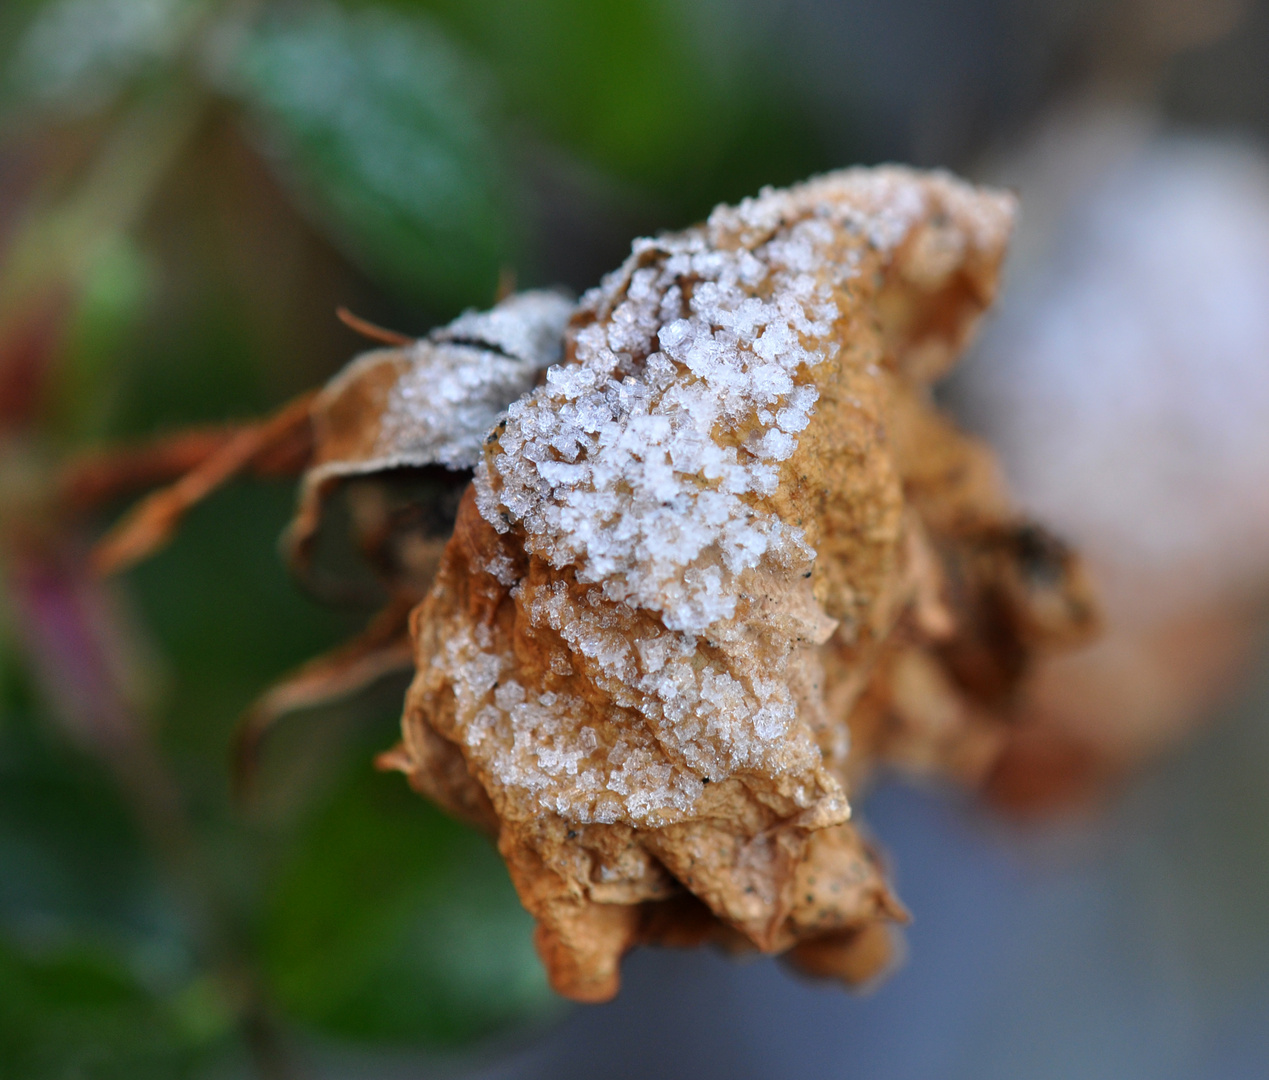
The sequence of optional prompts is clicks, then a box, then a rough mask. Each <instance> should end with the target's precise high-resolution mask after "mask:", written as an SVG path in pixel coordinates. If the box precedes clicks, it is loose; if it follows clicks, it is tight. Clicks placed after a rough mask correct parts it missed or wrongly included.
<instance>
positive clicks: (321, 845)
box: [263, 761, 554, 1044]
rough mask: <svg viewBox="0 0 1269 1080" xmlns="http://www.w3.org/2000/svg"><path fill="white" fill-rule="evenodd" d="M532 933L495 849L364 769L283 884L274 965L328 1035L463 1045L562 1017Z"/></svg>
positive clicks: (268, 948) (270, 945)
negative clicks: (553, 1014) (556, 1013)
mask: <svg viewBox="0 0 1269 1080" xmlns="http://www.w3.org/2000/svg"><path fill="white" fill-rule="evenodd" d="M532 927H533V923H532V920H531V919H530V918H529V916H528V914H527V913H526V912H525V911H524V909H523V908H522V907H521V906H520V904H519V901H518V900H517V899H516V896H515V892H514V890H513V889H512V887H511V883H510V881H509V879H508V877H507V872H506V869H505V868H504V867H503V865H502V862H501V860H500V859H499V857H498V855H497V853H496V852H495V851H494V850H493V848H492V846H490V845H489V844H488V843H487V842H485V841H484V840H483V839H481V838H480V837H478V836H476V835H475V834H474V833H472V832H471V831H470V830H469V829H467V828H465V827H463V826H460V825H458V824H456V823H454V822H453V821H450V820H449V819H448V818H446V817H444V816H443V815H442V814H441V813H440V812H439V811H438V810H436V809H435V808H434V807H432V806H431V805H429V804H428V803H426V802H424V801H423V800H421V799H419V798H418V796H416V795H414V794H413V793H412V792H411V791H410V790H409V788H408V786H407V785H406V784H405V782H404V780H402V779H401V778H400V777H398V776H385V775H378V774H375V773H373V772H372V771H371V769H370V766H369V763H368V762H367V761H362V762H361V763H360V764H359V765H358V766H357V767H355V768H354V770H353V774H352V777H351V779H350V780H349V782H347V783H346V784H344V785H343V787H342V788H341V789H340V790H339V791H338V792H337V793H336V794H335V795H334V797H333V798H331V799H330V800H329V801H328V802H327V804H326V805H325V806H324V807H323V809H322V810H321V812H320V813H319V814H317V815H316V816H315V818H314V820H313V821H312V823H311V825H310V827H309V828H308V830H307V831H306V833H305V835H304V836H303V838H302V840H301V841H300V843H299V845H298V846H297V848H296V850H295V851H294V854H293V858H292V861H291V862H290V863H289V865H287V866H286V867H285V869H284V870H283V871H282V873H281V874H280V876H279V879H278V881H277V885H276V888H275V891H274V893H273V896H272V901H271V903H270V906H269V912H268V919H267V923H266V937H265V941H264V947H263V952H264V957H265V963H266V966H267V969H268V971H269V972H270V974H271V976H272V979H273V982H274V985H275V988H276V992H277V994H278V995H279V997H280V998H281V1000H282V1001H283V1002H284V1004H285V1005H286V1007H287V1008H288V1010H289V1011H290V1012H291V1013H292V1014H294V1015H295V1016H297V1017H299V1018H300V1019H302V1020H303V1021H305V1022H306V1023H308V1024H310V1025H312V1026H313V1027H314V1028H317V1029H318V1030H321V1031H323V1032H326V1033H328V1034H332V1035H337V1036H343V1037H346V1038H353V1039H388V1040H397V1041H413V1042H425V1043H432V1044H452V1043H456V1042H460V1041H463V1040H466V1039H471V1038H474V1037H476V1036H478V1035H482V1034H487V1033H489V1032H491V1031H493V1030H496V1029H498V1028H500V1027H503V1026H506V1025H508V1024H511V1023H514V1022H521V1023H522V1022H524V1021H525V1020H527V1019H530V1018H535V1017H541V1016H542V1015H544V1013H545V1012H546V1011H547V1010H549V1009H550V1008H551V1006H552V1003H553V1001H554V999H553V998H552V997H551V994H550V992H549V990H548V989H547V986H546V981H545V977H544V975H543V972H542V968H541V965H540V964H539V962H538V959H537V957H536V955H535V954H534V951H533V946H532V941H531V933H532Z"/></svg>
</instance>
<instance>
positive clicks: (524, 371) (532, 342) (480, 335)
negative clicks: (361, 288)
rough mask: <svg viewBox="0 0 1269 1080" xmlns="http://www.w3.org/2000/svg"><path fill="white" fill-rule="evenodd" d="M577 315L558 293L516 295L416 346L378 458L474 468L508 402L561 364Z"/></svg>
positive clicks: (393, 398) (386, 420)
mask: <svg viewBox="0 0 1269 1080" xmlns="http://www.w3.org/2000/svg"><path fill="white" fill-rule="evenodd" d="M572 313H573V304H572V303H570V302H569V301H568V300H567V299H566V298H565V297H563V296H561V295H560V294H558V293H554V292H525V293H519V294H517V295H515V296H512V297H510V298H509V299H507V300H504V301H503V302H502V303H501V304H499V305H498V306H497V307H495V308H494V309H493V310H492V311H484V312H467V313H466V314H464V315H460V316H459V317H458V318H457V319H455V320H454V321H453V322H452V323H450V324H449V325H448V326H445V327H442V328H440V329H439V330H434V331H433V332H432V333H431V334H429V335H428V337H426V338H424V339H423V340H422V341H419V342H417V343H416V344H414V345H413V346H412V347H411V348H410V350H409V353H410V360H411V364H410V367H409V369H408V370H407V371H406V372H405V373H404V374H403V375H402V377H401V378H400V380H399V381H398V382H397V384H396V386H394V387H393V389H392V393H391V395H390V397H389V399H388V408H387V411H386V412H385V413H384V415H383V417H382V420H381V425H380V430H379V438H378V443H377V444H376V448H375V450H376V453H375V457H376V458H379V457H389V456H391V457H398V458H408V459H410V460H411V461H412V462H414V463H416V464H417V463H419V462H422V461H427V462H434V463H436V464H440V465H445V466H447V467H449V468H451V469H470V468H472V467H473V466H474V465H475V464H476V461H477V460H478V458H479V456H480V446H481V443H482V441H483V440H484V437H485V435H486V434H487V433H488V432H489V430H490V428H492V427H493V426H494V425H495V424H496V423H497V422H498V420H499V419H500V418H501V416H502V413H503V411H504V410H505V409H506V407H507V405H508V403H509V402H512V401H514V400H515V399H516V398H518V397H520V396H521V395H522V394H524V393H526V392H527V391H528V390H530V389H531V388H532V386H533V383H534V381H535V380H536V378H537V376H538V373H539V372H540V371H541V370H542V369H543V368H546V367H549V366H550V365H551V364H553V363H555V362H556V361H557V360H559V358H560V353H561V347H562V340H563V335H564V326H565V324H566V323H567V322H568V319H569V317H570V316H571V315H572Z"/></svg>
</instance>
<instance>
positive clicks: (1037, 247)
mask: <svg viewBox="0 0 1269 1080" xmlns="http://www.w3.org/2000/svg"><path fill="white" fill-rule="evenodd" d="M994 179H997V180H1002V181H1003V182H1005V183H1009V184H1011V185H1013V186H1015V187H1017V188H1018V189H1019V191H1020V194H1021V197H1022V218H1021V221H1020V225H1019V231H1018V235H1017V242H1016V245H1015V249H1014V255H1013V257H1012V259H1011V263H1010V266H1009V268H1008V276H1007V280H1006V287H1005V289H1004V291H1003V292H1002V295H1001V298H1000V301H999V315H998V317H997V319H996V321H995V322H994V323H992V324H991V325H989V326H988V327H986V328H985V331H984V334H983V336H982V339H981V342H980V344H979V347H978V348H977V349H976V350H975V353H974V355H973V356H972V357H971V358H970V359H969V360H968V361H967V363H966V365H965V367H964V368H963V370H962V372H961V373H960V375H959V376H958V378H957V380H956V382H955V383H954V385H953V386H952V388H951V396H952V397H953V399H954V401H955V405H956V407H957V408H958V410H959V411H960V412H961V414H962V415H963V417H964V418H965V420H966V421H967V423H968V424H969V425H970V426H971V427H973V428H975V429H977V430H978V431H980V432H982V433H983V434H984V435H986V436H987V437H988V438H989V439H990V440H991V441H992V442H993V443H994V445H995V446H996V447H997V448H998V450H999V452H1000V454H1001V456H1002V458H1003V462H1004V466H1005V469H1006V472H1007V474H1008V476H1009V479H1010V481H1011V483H1012V486H1013V488H1014V491H1015V494H1016V495H1017V497H1018V498H1019V500H1020V502H1021V503H1022V504H1023V505H1024V506H1026V508H1027V509H1028V510H1029V511H1031V512H1033V513H1034V514H1035V515H1036V516H1037V517H1038V518H1039V519H1040V520H1042V521H1045V522H1046V523H1048V524H1050V525H1051V526H1053V527H1054V528H1056V529H1057V530H1058V531H1060V532H1062V533H1064V534H1065V535H1066V536H1067V538H1069V539H1070V540H1072V541H1074V542H1075V543H1076V544H1077V545H1078V546H1079V547H1080V548H1081V549H1082V550H1083V552H1084V553H1085V555H1086V557H1087V558H1088V561H1089V564H1090V567H1091V569H1092V570H1093V573H1094V576H1095V577H1096V579H1097V580H1098V582H1099V585H1100V586H1101V589H1102V593H1103V598H1104V601H1105V606H1106V614H1107V623H1108V633H1107V636H1106V638H1105V639H1104V641H1103V642H1102V643H1101V644H1100V645H1099V646H1096V647H1095V648H1094V649H1092V650H1090V651H1088V652H1086V653H1083V654H1079V655H1077V656H1073V657H1069V658H1065V659H1063V660H1061V661H1059V662H1057V663H1056V664H1054V665H1052V666H1051V668H1048V669H1046V670H1044V671H1042V672H1040V673H1039V678H1038V680H1037V685H1036V687H1035V693H1034V701H1033V703H1032V704H1033V712H1034V714H1035V717H1036V719H1037V721H1038V722H1039V723H1041V724H1042V725H1048V726H1049V727H1050V728H1052V729H1053V730H1055V731H1059V730H1060V731H1062V732H1064V733H1067V734H1069V735H1070V736H1072V737H1074V738H1076V739H1078V740H1080V741H1082V742H1085V743H1087V744H1090V745H1091V746H1093V747H1094V748H1095V749H1096V751H1097V752H1098V754H1099V756H1100V757H1102V758H1104V759H1107V760H1108V761H1113V762H1115V763H1120V762H1122V763H1127V762H1129V761H1131V760H1132V759H1134V758H1136V757H1139V756H1141V755H1142V754H1144V753H1147V752H1149V751H1150V750H1152V749H1154V748H1155V747H1156V746H1158V745H1160V744H1162V743H1166V742H1167V741H1169V740H1170V739H1172V738H1173V737H1174V736H1175V735H1177V734H1179V733H1180V732H1181V731H1182V730H1184V728H1185V727H1187V726H1188V725H1189V724H1190V723H1191V722H1192V721H1193V720H1194V719H1196V718H1197V717H1198V715H1199V714H1201V713H1202V712H1203V711H1204V710H1205V709H1206V708H1207V707H1209V706H1210V704H1211V703H1212V702H1213V701H1214V699H1215V698H1216V697H1217V696H1219V694H1220V692H1221V691H1222V689H1223V688H1225V687H1227V686H1228V685H1229V684H1230V683H1231V681H1232V680H1233V678H1234V675H1235V672H1236V668H1237V661H1238V658H1239V655H1240V651H1241V649H1242V648H1243V647H1244V646H1245V644H1246V642H1247V638H1248V629H1249V627H1250V626H1251V625H1252V618H1251V612H1252V611H1253V610H1254V608H1255V606H1256V604H1257V603H1258V602H1259V601H1260V600H1262V599H1263V597H1264V596H1265V594H1266V592H1267V591H1269V158H1267V157H1266V155H1265V154H1264V153H1263V152H1262V151H1260V150H1259V149H1258V148H1256V147H1253V146H1251V145H1249V144H1247V143H1245V142H1240V141H1237V140H1234V139H1225V138H1216V137H1206V136H1205V137H1200V136H1184V135H1178V134H1169V133H1166V132H1164V131H1162V130H1161V129H1160V127H1159V126H1158V125H1157V123H1156V122H1155V120H1154V119H1153V118H1152V117H1151V115H1150V114H1148V113H1144V112H1141V111H1136V110H1131V109H1127V108H1117V107H1113V106H1110V105H1106V104H1100V105H1099V104H1090V103H1084V104H1082V105H1079V106H1075V107H1072V108H1070V109H1068V110H1067V111H1065V112H1064V113H1062V114H1061V115H1059V116H1056V117H1055V118H1053V119H1052V120H1051V121H1050V122H1049V123H1048V124H1047V125H1046V126H1045V128H1044V129H1043V130H1042V131H1041V132H1040V133H1039V135H1038V137H1037V138H1036V139H1035V141H1034V142H1033V144H1032V145H1031V146H1030V148H1029V149H1027V150H1026V151H1025V152H1024V153H1023V154H1021V155H1019V156H1018V157H1017V158H1015V159H1014V160H1013V161H1012V162H1011V163H1008V164H1007V165H1006V166H1005V167H1004V168H1002V169H1000V170H999V171H998V175H997V176H996V177H994Z"/></svg>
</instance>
